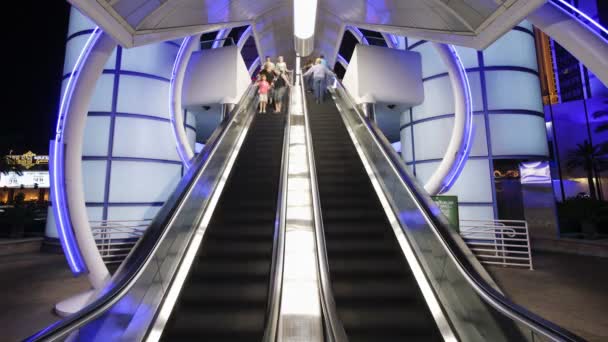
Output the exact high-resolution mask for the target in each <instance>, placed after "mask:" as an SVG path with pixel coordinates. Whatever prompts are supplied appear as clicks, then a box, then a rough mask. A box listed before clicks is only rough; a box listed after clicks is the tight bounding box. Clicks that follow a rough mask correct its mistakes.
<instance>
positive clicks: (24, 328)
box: [0, 252, 88, 341]
mask: <svg viewBox="0 0 608 342" xmlns="http://www.w3.org/2000/svg"><path fill="white" fill-rule="evenodd" d="M0 279H2V281H0V303H2V306H1V308H2V310H0V325H1V326H2V337H0V340H2V341H20V340H22V339H23V338H25V337H28V336H29V335H31V334H33V333H35V332H37V331H38V330H40V329H42V328H44V327H46V326H47V325H49V324H51V323H53V322H55V321H57V320H59V319H60V318H59V317H58V316H56V315H55V314H54V313H53V305H54V304H55V303H57V302H59V301H61V300H63V299H65V298H68V297H70V296H71V295H74V294H77V293H80V292H82V291H85V290H86V289H87V288H88V283H87V279H86V277H84V278H82V277H81V278H74V277H73V276H72V273H71V272H70V269H69V267H68V265H67V263H66V261H65V257H64V256H63V255H58V254H48V253H41V252H36V253H23V254H13V255H4V256H2V257H0Z"/></svg>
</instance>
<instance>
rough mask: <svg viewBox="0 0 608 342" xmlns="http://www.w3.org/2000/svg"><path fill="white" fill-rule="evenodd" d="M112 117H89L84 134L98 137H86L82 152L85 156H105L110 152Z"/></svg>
mask: <svg viewBox="0 0 608 342" xmlns="http://www.w3.org/2000/svg"><path fill="white" fill-rule="evenodd" d="M110 123H111V119H110V117H107V116H106V117H104V116H99V117H96V116H91V117H89V118H88V119H87V122H86V126H85V129H84V136H85V137H90V136H95V137H98V139H84V141H83V146H82V154H83V155H85V156H105V155H107V154H108V145H109V139H110Z"/></svg>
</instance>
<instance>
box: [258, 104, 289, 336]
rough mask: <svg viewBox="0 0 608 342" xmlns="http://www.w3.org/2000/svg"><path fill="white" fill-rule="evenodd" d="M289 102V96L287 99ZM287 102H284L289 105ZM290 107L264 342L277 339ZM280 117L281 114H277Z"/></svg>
mask: <svg viewBox="0 0 608 342" xmlns="http://www.w3.org/2000/svg"><path fill="white" fill-rule="evenodd" d="M288 98H289V101H290V100H291V96H289V97H288ZM289 101H285V102H286V103H289ZM290 110H291V106H289V109H288V110H287V113H286V115H287V119H286V120H285V129H284V131H283V148H282V155H281V176H280V178H279V195H278V196H277V212H276V219H275V228H274V233H273V241H274V243H273V247H272V264H271V268H270V270H271V273H270V274H271V277H272V278H271V281H270V286H269V287H268V306H267V313H266V327H265V329H264V338H263V339H262V341H264V342H275V341H277V337H278V328H279V316H280V311H281V310H280V309H281V293H282V288H283V270H284V265H285V226H286V218H287V183H288V182H287V176H288V174H289V134H290V131H291V130H290V127H291V126H290V123H291V115H290V114H291V113H290ZM279 115H282V114H279Z"/></svg>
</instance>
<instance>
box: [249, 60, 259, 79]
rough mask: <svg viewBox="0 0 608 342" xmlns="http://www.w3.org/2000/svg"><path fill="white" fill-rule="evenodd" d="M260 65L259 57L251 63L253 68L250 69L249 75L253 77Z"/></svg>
mask: <svg viewBox="0 0 608 342" xmlns="http://www.w3.org/2000/svg"><path fill="white" fill-rule="evenodd" d="M259 65H260V56H258V58H256V59H255V60H254V61H253V63H251V66H250V67H249V75H251V76H253V72H254V71H255V69H256V68H257V67H258V66H259Z"/></svg>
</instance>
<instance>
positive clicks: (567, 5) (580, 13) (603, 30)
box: [552, 0, 608, 35]
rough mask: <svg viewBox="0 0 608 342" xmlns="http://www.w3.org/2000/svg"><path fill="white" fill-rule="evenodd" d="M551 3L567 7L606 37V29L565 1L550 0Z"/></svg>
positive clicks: (607, 33) (607, 30)
mask: <svg viewBox="0 0 608 342" xmlns="http://www.w3.org/2000/svg"><path fill="white" fill-rule="evenodd" d="M552 1H553V2H557V3H560V4H562V5H564V6H566V7H568V8H569V9H571V10H572V11H574V12H576V14H578V15H580V16H581V17H583V18H585V20H587V21H588V22H590V23H591V24H592V25H593V26H595V27H596V28H598V29H599V30H600V31H602V32H603V33H604V34H606V35H608V29H606V28H605V27H604V26H602V25H601V24H600V23H598V22H597V21H595V20H593V19H592V18H591V17H590V16H588V15H587V14H585V13H584V12H582V11H581V10H579V9H578V8H576V7H574V6H572V5H571V4H569V3H568V2H566V1H565V0H552Z"/></svg>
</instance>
